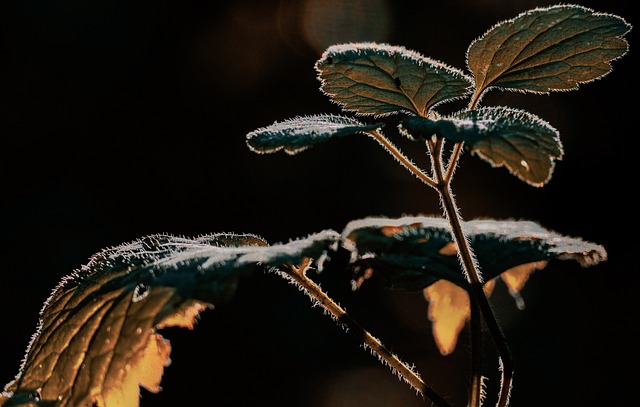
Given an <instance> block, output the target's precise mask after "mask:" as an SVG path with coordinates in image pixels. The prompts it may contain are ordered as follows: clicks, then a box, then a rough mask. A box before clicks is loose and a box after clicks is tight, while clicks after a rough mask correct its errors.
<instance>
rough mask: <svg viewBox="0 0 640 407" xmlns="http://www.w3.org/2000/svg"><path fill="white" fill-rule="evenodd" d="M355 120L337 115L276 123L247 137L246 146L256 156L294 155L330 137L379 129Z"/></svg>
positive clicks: (378, 125)
mask: <svg viewBox="0 0 640 407" xmlns="http://www.w3.org/2000/svg"><path fill="white" fill-rule="evenodd" d="M380 126H381V125H380V124H373V125H367V124H364V123H361V122H359V121H358V120H354V119H351V118H349V117H344V116H336V115H329V114H324V115H316V116H306V117H296V118H294V119H289V120H285V121H283V122H275V123H273V124H272V125H270V126H267V127H262V128H259V129H257V130H254V131H252V132H250V133H248V134H247V145H248V146H249V149H251V151H253V152H255V153H260V154H262V153H275V152H277V151H280V150H284V151H285V152H286V153H287V154H291V155H293V154H297V153H299V152H301V151H303V150H306V149H307V148H309V147H311V146H313V145H315V144H317V143H321V142H323V141H326V140H328V139H329V138H331V137H341V136H350V135H352V134H356V133H362V132H366V131H370V130H375V129H377V128H379V127H380Z"/></svg>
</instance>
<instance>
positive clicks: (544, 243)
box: [341, 216, 607, 355]
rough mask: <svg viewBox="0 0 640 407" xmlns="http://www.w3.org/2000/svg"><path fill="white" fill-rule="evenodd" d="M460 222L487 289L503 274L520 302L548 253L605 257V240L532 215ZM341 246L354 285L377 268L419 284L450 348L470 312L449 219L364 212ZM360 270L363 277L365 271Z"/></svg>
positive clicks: (402, 284)
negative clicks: (563, 231)
mask: <svg viewBox="0 0 640 407" xmlns="http://www.w3.org/2000/svg"><path fill="white" fill-rule="evenodd" d="M462 226H463V229H464V231H465V234H466V235H467V237H468V238H469V243H470V244H471V247H472V248H473V251H474V254H475V255H476V258H477V260H478V262H479V264H480V266H481V268H480V271H481V272H482V275H483V277H484V281H485V284H484V290H485V292H486V293H487V294H490V293H491V291H492V290H493V287H494V285H495V281H496V279H500V280H501V281H503V282H504V283H505V284H506V285H507V287H508V289H509V293H510V294H511V295H512V296H513V297H514V298H515V300H516V305H517V306H518V308H520V309H522V308H523V307H524V301H523V300H522V298H521V296H520V290H521V289H522V287H523V286H524V284H525V283H526V281H527V280H528V278H529V276H530V275H531V274H532V273H533V272H534V271H535V270H539V269H542V268H544V267H545V266H546V265H547V263H548V262H549V261H550V260H552V259H560V260H567V259H572V260H576V261H578V263H580V264H581V265H582V266H590V265H594V264H597V263H599V262H601V261H605V260H606V258H607V253H606V251H605V249H604V247H602V246H600V245H597V244H594V243H590V242H585V241H583V240H582V239H579V238H572V237H567V236H562V235H560V234H558V233H556V232H553V231H550V230H547V229H545V228H543V227H542V226H540V225H539V224H537V223H535V222H530V221H522V220H500V221H498V220H489V219H481V220H473V221H468V222H463V225H462ZM341 239H342V245H343V247H344V248H346V249H347V250H349V251H350V252H351V259H350V262H351V264H352V265H353V268H354V282H355V284H353V286H354V288H358V287H359V286H360V284H362V283H363V282H364V281H365V280H366V279H368V278H371V277H372V276H373V275H377V276H378V277H380V278H381V279H382V281H383V282H384V284H385V286H386V287H388V288H391V289H405V290H422V291H423V294H424V296H425V299H426V300H427V301H428V302H429V319H430V320H431V321H432V331H433V336H434V340H435V341H436V345H437V346H438V349H439V350H440V352H441V353H442V354H443V355H447V354H449V353H451V352H452V351H453V350H454V349H455V346H456V343H457V340H458V335H459V333H460V331H461V330H462V328H463V327H464V324H465V322H466V320H468V318H469V316H470V310H469V293H468V290H469V288H470V287H469V284H468V283H467V281H466V279H465V278H464V276H463V274H462V269H461V267H460V263H459V260H458V258H457V256H456V254H457V250H456V246H455V243H454V242H453V238H452V235H451V233H450V228H449V226H448V222H447V221H446V220H444V219H442V218H438V217H424V216H421V217H403V218H399V219H389V218H365V219H361V220H357V221H352V222H350V223H349V224H348V225H347V227H346V228H345V229H344V231H343V233H342V237H341ZM363 276H364V277H363Z"/></svg>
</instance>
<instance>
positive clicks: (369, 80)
mask: <svg viewBox="0 0 640 407" xmlns="http://www.w3.org/2000/svg"><path fill="white" fill-rule="evenodd" d="M315 69H316V71H317V72H318V79H319V80H320V82H321V87H320V89H321V90H322V91H323V92H324V93H325V94H326V95H328V96H329V97H331V99H332V101H333V102H335V103H337V104H339V105H340V106H341V107H342V108H343V109H344V110H346V111H352V112H355V113H358V114H362V115H375V116H385V115H389V114H393V113H398V112H402V111H409V112H413V113H415V114H417V115H420V116H427V115H428V113H429V110H430V109H431V108H433V107H434V106H436V105H438V104H440V103H442V102H446V101H450V100H454V99H459V98H462V97H464V96H467V95H468V94H469V89H470V88H471V86H472V80H471V78H470V77H468V76H467V75H465V74H464V73H463V72H462V71H460V70H458V69H455V68H452V67H449V66H447V65H445V64H443V63H442V62H438V61H436V60H433V59H430V58H426V57H424V56H422V55H420V54H418V53H417V52H414V51H410V50H407V49H405V48H403V47H398V46H391V45H388V44H376V43H348V44H340V45H333V46H331V47H329V48H327V50H326V51H325V52H324V54H323V55H322V57H321V58H320V59H319V60H318V61H317V62H316V65H315Z"/></svg>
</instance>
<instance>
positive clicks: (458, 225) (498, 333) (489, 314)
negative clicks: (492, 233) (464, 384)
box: [429, 144, 513, 407]
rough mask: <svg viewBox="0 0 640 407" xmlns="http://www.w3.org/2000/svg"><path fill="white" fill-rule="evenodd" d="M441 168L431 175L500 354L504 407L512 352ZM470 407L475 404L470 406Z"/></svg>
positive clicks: (437, 168) (500, 404)
mask: <svg viewBox="0 0 640 407" xmlns="http://www.w3.org/2000/svg"><path fill="white" fill-rule="evenodd" d="M429 146H430V147H431V146H432V145H431V144H429ZM432 157H434V158H435V157H436V155H435V154H433V153H432ZM438 157H439V156H438ZM441 169H442V166H441V165H434V170H435V171H436V173H435V174H434V177H435V178H436V179H437V180H438V181H439V182H438V192H439V193H440V198H441V200H442V205H443V207H444V212H445V215H446V217H447V219H448V220H449V223H450V224H451V229H452V233H453V238H454V242H455V243H456V246H457V248H458V256H459V258H460V262H461V266H462V269H463V271H464V273H465V274H466V276H467V280H468V281H469V283H470V284H471V293H472V294H473V295H472V297H473V299H474V301H475V302H476V303H477V305H478V307H479V308H480V312H481V314H482V317H483V319H484V321H485V322H486V324H487V327H488V329H489V332H490V333H491V337H492V339H493V342H494V343H495V345H496V348H497V350H498V354H499V356H500V362H501V364H502V381H501V386H500V397H499V400H498V404H497V406H498V407H506V406H507V404H508V402H509V393H510V391H511V383H512V380H513V366H512V360H511V351H510V350H509V346H508V344H507V341H506V339H505V337H504V334H503V332H502V330H501V328H500V325H499V324H498V322H497V320H496V317H495V315H494V313H493V310H492V309H491V305H490V304H489V300H488V299H487V296H486V294H485V292H484V289H483V287H482V283H483V281H482V277H481V275H480V273H479V271H478V266H477V264H476V261H475V258H474V255H473V251H472V249H471V245H470V244H469V241H468V240H467V237H466V236H465V234H464V231H463V230H462V220H461V217H460V213H459V211H458V207H457V206H456V203H455V200H454V198H453V195H452V193H451V189H450V180H449V181H448V182H443V181H444V180H443V178H444V176H443V174H442V172H441ZM475 351H477V350H474V352H475ZM474 375H475V373H474ZM474 383H475V382H474ZM478 391H481V389H474V392H478ZM471 407H475V406H473V405H472V406H471Z"/></svg>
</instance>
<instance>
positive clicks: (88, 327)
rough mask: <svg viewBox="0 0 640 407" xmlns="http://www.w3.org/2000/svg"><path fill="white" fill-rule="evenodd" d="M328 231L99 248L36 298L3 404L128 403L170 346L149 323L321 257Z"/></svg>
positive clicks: (191, 318)
mask: <svg viewBox="0 0 640 407" xmlns="http://www.w3.org/2000/svg"><path fill="white" fill-rule="evenodd" d="M337 239H338V234H337V233H336V232H333V231H325V232H322V233H318V234H316V235H312V236H310V237H308V238H306V239H300V240H297V241H292V242H290V243H287V244H283V245H273V246H268V245H267V243H266V242H265V241H264V240H263V239H261V238H259V237H257V236H255V235H248V234H247V235H238V234H227V233H224V234H213V235H206V236H202V237H199V238H196V239H188V238H183V237H175V236H171V235H164V234H158V235H151V236H147V237H145V238H143V239H139V240H136V241H134V242H131V243H127V244H123V245H120V246H117V247H114V248H110V249H105V250H103V251H101V252H100V253H97V254H96V255H94V256H93V257H92V258H91V259H90V261H89V262H88V263H87V264H86V265H85V266H83V267H82V268H80V269H79V270H76V271H74V272H73V273H72V274H71V275H69V276H67V277H65V278H64V279H63V280H62V281H61V282H60V284H59V285H58V286H57V287H56V288H55V289H54V291H53V293H52V294H51V296H50V297H49V299H48V300H47V301H46V302H45V305H44V307H43V308H42V311H41V314H40V321H39V326H38V330H37V332H36V333H35V334H34V335H33V337H32V339H31V342H30V344H29V346H28V348H27V352H26V355H25V358H24V360H23V364H22V366H21V367H20V370H19V373H18V374H17V375H16V377H15V380H13V381H11V382H10V383H8V384H7V385H6V386H5V389H4V392H3V393H2V396H1V397H0V401H2V405H3V406H9V405H19V404H29V405H39V406H50V405H55V406H58V407H66V406H94V405H95V406H98V407H111V406H134V407H135V406H137V405H138V404H139V386H142V387H144V388H146V389H147V390H149V391H151V392H157V391H160V381H161V378H162V374H163V369H164V367H166V366H168V365H169V364H170V358H169V354H170V351H171V345H170V344H169V342H168V341H167V340H165V339H164V338H163V337H162V336H161V335H160V334H159V333H158V332H157V331H158V330H159V329H162V328H164V327H168V326H180V327H186V328H189V329H191V328H193V326H194V324H195V322H196V319H197V317H198V315H199V313H200V312H202V311H204V310H205V309H208V308H211V307H213V304H219V303H223V302H227V301H229V300H230V298H231V297H232V296H233V295H234V294H235V291H236V289H237V286H238V283H239V280H240V278H241V277H244V276H247V275H249V274H250V273H251V272H253V271H254V270H255V269H257V268H264V267H266V268H270V267H277V266H279V265H281V264H282V263H289V262H292V263H294V264H295V263H298V262H301V261H302V259H305V258H309V257H312V258H321V257H322V256H323V254H324V253H325V252H326V251H327V250H328V248H329V247H330V246H331V245H332V244H335V242H336V241H337Z"/></svg>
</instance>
